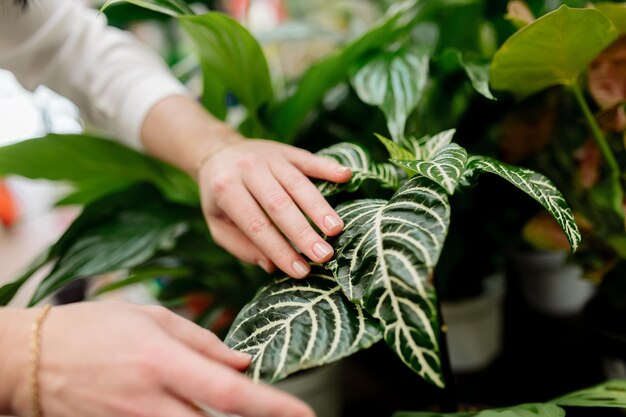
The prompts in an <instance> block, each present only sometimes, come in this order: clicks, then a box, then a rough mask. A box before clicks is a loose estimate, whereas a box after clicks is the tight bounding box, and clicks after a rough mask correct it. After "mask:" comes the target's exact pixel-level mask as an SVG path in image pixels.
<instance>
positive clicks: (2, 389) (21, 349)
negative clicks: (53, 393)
mask: <svg viewBox="0 0 626 417" xmlns="http://www.w3.org/2000/svg"><path fill="white" fill-rule="evenodd" d="M36 316H37V310H33V309H28V310H26V309H13V308H2V309H0V357H2V363H1V364H0V414H9V415H13V414H17V415H21V414H20V412H22V413H23V412H24V411H25V410H26V404H27V403H28V396H29V392H28V391H29V389H28V387H29V383H28V379H29V369H30V329H31V326H32V324H33V323H34V321H35V320H36Z"/></svg>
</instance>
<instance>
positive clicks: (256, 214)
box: [219, 172, 310, 278]
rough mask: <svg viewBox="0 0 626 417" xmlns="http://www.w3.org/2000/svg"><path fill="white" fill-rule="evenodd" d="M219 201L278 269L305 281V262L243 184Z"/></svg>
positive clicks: (307, 267) (307, 270) (223, 208)
mask: <svg viewBox="0 0 626 417" xmlns="http://www.w3.org/2000/svg"><path fill="white" fill-rule="evenodd" d="M257 174H258V172H257V173H255V176H256V175H257ZM219 200H220V204H219V205H220V207H221V208H222V210H223V211H224V212H225V213H228V214H229V217H230V219H231V220H232V221H233V222H234V223H235V224H236V225H237V226H238V227H239V228H240V229H241V230H242V232H243V233H245V234H246V235H247V236H248V238H249V239H250V240H251V241H252V242H254V244H255V245H256V246H257V247H258V248H260V249H261V250H262V251H263V253H265V254H266V255H267V256H268V257H269V258H270V260H271V261H272V262H273V263H274V264H275V265H276V266H277V267H279V268H280V269H281V270H283V271H284V272H285V273H287V274H289V275H290V276H291V277H294V278H303V277H305V276H306V275H307V274H308V273H309V270H310V268H309V265H308V264H307V263H306V261H305V260H304V258H302V256H300V255H299V254H298V253H297V252H296V251H295V249H294V248H293V247H292V246H291V245H290V244H289V243H288V242H287V241H286V240H285V238H284V236H283V235H282V234H281V233H280V232H279V231H278V230H277V229H276V227H274V224H273V223H272V222H271V221H270V219H269V218H268V217H267V215H266V214H265V213H264V212H263V210H261V207H259V205H258V203H257V202H256V200H255V199H254V198H253V197H252V195H250V192H249V191H248V190H247V189H246V188H245V187H244V185H243V184H236V185H233V186H232V190H231V192H229V193H225V194H223V195H222V196H220V197H219Z"/></svg>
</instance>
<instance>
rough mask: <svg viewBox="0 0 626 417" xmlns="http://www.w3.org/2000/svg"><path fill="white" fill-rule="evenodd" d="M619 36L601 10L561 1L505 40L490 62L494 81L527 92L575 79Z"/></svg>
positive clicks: (519, 92) (503, 87)
mask: <svg viewBox="0 0 626 417" xmlns="http://www.w3.org/2000/svg"><path fill="white" fill-rule="evenodd" d="M616 37H617V29H616V28H615V26H614V25H613V24H612V23H611V21H610V20H609V19H608V18H607V17H606V16H605V15H604V14H602V13H601V12H599V11H597V10H594V9H571V8H569V7H567V6H561V7H560V8H559V9H558V10H556V11H554V12H552V13H548V14H546V15H545V16H543V17H541V18H539V19H537V20H536V21H534V22H533V23H531V24H529V25H527V26H525V27H524V28H522V29H521V30H519V31H518V32H517V33H515V34H514V35H513V36H511V37H510V38H509V39H508V40H507V41H506V42H505V43H504V45H502V47H501V48H500V49H499V50H498V52H497V53H496V55H495V56H494V59H493V63H492V65H491V86H492V87H493V88H494V89H495V90H505V91H511V92H513V93H515V94H516V95H518V96H521V97H524V96H528V95H531V94H534V93H536V92H539V91H541V90H543V89H545V88H547V87H551V86H554V85H573V84H575V83H576V82H577V81H578V77H579V76H580V74H582V73H583V72H584V71H585V70H586V69H587V67H588V66H589V64H590V63H591V61H593V59H594V58H595V57H596V56H597V55H598V54H599V53H600V52H601V51H602V50H603V49H604V48H606V47H607V46H608V45H610V44H611V42H613V41H614V40H615V38H616Z"/></svg>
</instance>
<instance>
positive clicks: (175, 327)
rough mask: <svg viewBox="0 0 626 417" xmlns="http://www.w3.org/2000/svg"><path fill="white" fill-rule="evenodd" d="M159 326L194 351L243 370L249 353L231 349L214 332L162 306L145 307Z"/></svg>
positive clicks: (248, 362) (248, 360)
mask: <svg viewBox="0 0 626 417" xmlns="http://www.w3.org/2000/svg"><path fill="white" fill-rule="evenodd" d="M147 311H148V312H149V314H150V315H151V316H152V317H153V318H154V319H155V320H156V321H157V323H158V324H159V325H160V326H161V328H162V329H163V330H164V331H166V332H167V333H169V335H170V336H172V337H174V338H175V339H177V340H178V341H180V342H182V343H183V344H184V345H186V346H187V347H189V348H191V349H193V350H195V351H196V352H198V353H200V354H202V355H204V356H206V357H207V358H211V359H214V360H216V361H218V362H221V363H223V364H225V365H227V366H230V367H232V368H235V369H237V370H240V371H242V370H245V369H246V368H247V367H248V366H249V365H250V361H251V360H252V358H251V357H250V355H248V354H246V353H242V352H237V351H234V350H231V349H230V348H229V347H228V346H226V345H225V344H224V343H223V342H222V341H221V340H220V339H219V338H218V337H217V336H216V335H215V334H213V333H212V332H210V331H208V330H206V329H203V328H202V327H200V326H198V325H197V324H195V323H193V322H191V321H189V320H187V319H185V318H183V317H181V316H179V315H177V314H174V313H172V312H171V311H169V310H167V309H165V308H162V307H147Z"/></svg>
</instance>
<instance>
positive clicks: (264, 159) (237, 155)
mask: <svg viewBox="0 0 626 417" xmlns="http://www.w3.org/2000/svg"><path fill="white" fill-rule="evenodd" d="M142 138H143V139H142V140H143V142H144V144H145V145H146V148H147V149H148V151H150V152H151V153H152V154H154V155H155V156H157V157H159V158H161V159H164V160H166V161H168V162H170V163H172V164H174V165H176V166H178V167H179V168H181V169H183V170H185V171H187V172H188V173H190V174H191V175H192V176H194V177H195V178H197V180H198V183H199V185H200V193H201V196H202V206H203V210H204V214H205V217H206V220H207V224H208V226H209V229H210V231H211V234H212V236H213V239H214V240H215V242H216V243H218V244H219V245H221V246H222V247H224V248H225V249H226V250H228V251H229V252H231V253H232V254H234V255H235V256H237V257H238V258H240V259H241V260H243V261H244V262H249V263H253V264H257V265H259V266H261V267H262V268H263V269H265V270H266V271H268V272H270V271H272V270H273V269H274V266H278V268H280V269H281V270H283V271H284V272H285V273H287V274H288V275H290V276H292V277H294V278H302V277H304V276H306V275H307V274H308V273H309V266H308V264H307V262H306V260H305V258H304V257H303V256H302V255H301V254H303V255H305V256H306V257H308V258H309V259H311V260H312V261H314V262H318V263H323V262H326V261H328V260H330V258H331V257H332V255H333V249H332V247H331V246H330V245H329V244H328V243H327V242H326V241H324V239H323V238H322V237H321V236H320V235H319V234H318V233H317V232H316V231H315V230H314V229H313V227H312V226H311V225H310V224H309V222H308V220H307V218H306V217H305V215H306V216H308V218H310V219H311V221H312V222H313V223H314V224H315V225H316V226H317V227H318V228H319V229H320V230H321V232H322V233H323V234H326V235H329V236H334V235H337V234H339V233H340V232H341V230H342V229H343V222H342V220H341V218H339V216H338V215H337V213H336V212H335V210H333V209H332V207H330V205H329V204H328V203H327V202H326V200H325V199H324V197H323V196H322V195H321V194H320V193H319V191H318V190H317V189H316V188H315V186H314V185H313V183H312V182H311V181H310V180H309V178H308V177H312V178H318V179H323V180H328V181H333V182H346V181H348V180H349V179H350V177H351V175H352V174H351V172H350V170H349V169H347V168H345V167H342V166H341V165H340V164H338V163H337V162H334V161H332V160H329V159H326V158H321V157H318V156H315V155H313V154H311V153H310V152H307V151H305V150H302V149H298V148H294V147H292V146H288V145H284V144H280V143H277V142H272V141H265V140H250V139H244V138H243V137H242V136H240V135H239V134H238V133H237V132H235V131H234V130H232V129H231V128H230V127H228V126H226V125H225V124H223V123H222V122H220V121H218V120H216V119H214V118H213V117H211V116H210V115H209V114H208V113H206V111H204V110H203V109H202V108H201V107H200V106H199V105H198V104H197V103H195V102H194V101H192V100H190V99H188V98H185V97H179V96H173V97H169V98H166V99H164V100H162V101H161V102H159V103H157V104H156V105H155V106H154V108H153V109H151V110H150V112H149V113H148V116H147V117H146V120H145V122H144V125H143V129H142ZM292 244H293V246H292ZM294 247H295V248H294ZM299 252H300V253H299Z"/></svg>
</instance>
